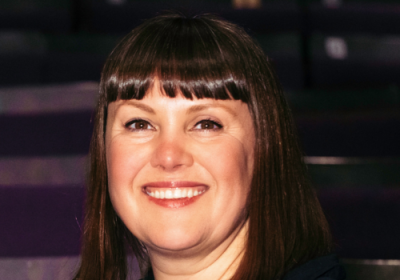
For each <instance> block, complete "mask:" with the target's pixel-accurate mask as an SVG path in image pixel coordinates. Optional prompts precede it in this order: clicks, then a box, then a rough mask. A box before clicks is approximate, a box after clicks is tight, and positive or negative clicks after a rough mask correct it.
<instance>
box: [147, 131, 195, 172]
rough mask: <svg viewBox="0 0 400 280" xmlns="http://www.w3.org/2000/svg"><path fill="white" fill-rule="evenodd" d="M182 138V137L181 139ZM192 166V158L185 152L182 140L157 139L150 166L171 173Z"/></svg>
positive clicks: (176, 138) (175, 138) (174, 138)
mask: <svg viewBox="0 0 400 280" xmlns="http://www.w3.org/2000/svg"><path fill="white" fill-rule="evenodd" d="M183 138H184V137H183ZM192 164H193V156H192V154H191V153H190V151H188V150H187V148H186V146H185V142H184V140H182V138H181V139H178V137H173V138H172V139H159V142H158V143H157V146H156V149H155V151H154V153H153V155H152V158H151V166H152V167H155V168H161V169H162V170H164V171H167V172H171V171H175V170H177V169H179V168H182V167H189V166H191V165H192Z"/></svg>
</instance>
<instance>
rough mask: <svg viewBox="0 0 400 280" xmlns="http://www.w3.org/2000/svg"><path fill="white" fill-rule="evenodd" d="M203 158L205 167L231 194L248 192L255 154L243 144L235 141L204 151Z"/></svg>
mask: <svg viewBox="0 0 400 280" xmlns="http://www.w3.org/2000/svg"><path fill="white" fill-rule="evenodd" d="M204 151H206V152H204ZM201 157H202V162H203V166H205V167H206V169H207V170H208V171H209V172H210V173H211V174H212V176H213V177H214V179H215V180H216V181H217V183H218V184H219V185H220V186H225V187H227V188H229V191H230V192H232V191H233V192H239V193H245V192H247V189H248V187H249V185H250V181H251V176H252V166H253V163H252V160H253V159H252V158H253V153H252V151H251V150H249V149H246V147H245V146H244V145H243V144H242V143H241V142H239V141H237V140H236V139H235V140H233V141H230V142H228V143H227V142H225V143H224V144H223V145H218V146H215V147H214V148H213V149H204V150H203V153H202V154H201Z"/></svg>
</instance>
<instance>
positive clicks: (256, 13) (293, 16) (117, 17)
mask: <svg viewBox="0 0 400 280" xmlns="http://www.w3.org/2000/svg"><path fill="white" fill-rule="evenodd" d="M89 7H90V8H88V10H87V15H86V16H84V17H85V18H84V19H82V21H83V22H85V24H84V25H85V26H86V27H87V28H88V30H89V31H91V32H108V33H124V34H125V33H127V32H129V31H130V30H132V29H133V28H134V27H135V26H137V25H139V24H140V23H141V22H143V20H145V19H148V18H150V17H153V16H155V15H157V14H159V13H162V12H165V11H171V10H172V11H178V12H183V13H185V14H188V15H196V14H200V13H212V14H216V15H219V16H221V17H222V18H225V19H228V20H230V21H233V22H235V23H237V24H239V25H242V26H243V27H245V28H246V29H247V30H251V31H257V32H287V31H293V30H297V31H298V30H300V28H301V24H300V20H301V14H300V10H299V8H298V6H297V4H296V1H295V0H285V1H264V2H263V4H262V6H261V7H260V8H259V9H234V8H233V6H232V3H231V1H190V2H187V1H168V2H166V1H105V0H98V1H93V2H92V3H91V4H89ZM283 19H284V20H283Z"/></svg>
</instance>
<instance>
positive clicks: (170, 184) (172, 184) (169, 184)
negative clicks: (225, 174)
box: [142, 181, 208, 189]
mask: <svg viewBox="0 0 400 280" xmlns="http://www.w3.org/2000/svg"><path fill="white" fill-rule="evenodd" d="M199 186H205V187H207V188H208V186H207V185H206V184H203V183H199V182H191V181H165V182H164V181H163V182H150V183H147V184H144V185H143V187H142V188H143V189H144V188H146V187H151V188H193V187H199Z"/></svg>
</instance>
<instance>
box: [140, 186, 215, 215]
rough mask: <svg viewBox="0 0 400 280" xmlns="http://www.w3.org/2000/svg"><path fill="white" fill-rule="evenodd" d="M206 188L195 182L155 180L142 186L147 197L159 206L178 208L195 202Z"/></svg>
mask: <svg viewBox="0 0 400 280" xmlns="http://www.w3.org/2000/svg"><path fill="white" fill-rule="evenodd" d="M207 190H208V186H207V185H204V184H201V183H196V182H186V181H179V182H155V183H149V184H146V185H145V186H143V188H142V191H143V192H144V193H145V194H146V195H148V196H149V199H150V200H151V201H153V202H155V203H157V204H159V205H161V206H165V207H169V208H179V207H182V206H186V205H188V204H190V203H193V202H195V201H196V200H197V199H198V198H199V197H200V196H201V195H202V194H204V193H205V192H206V191H207Z"/></svg>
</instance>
